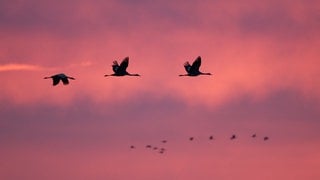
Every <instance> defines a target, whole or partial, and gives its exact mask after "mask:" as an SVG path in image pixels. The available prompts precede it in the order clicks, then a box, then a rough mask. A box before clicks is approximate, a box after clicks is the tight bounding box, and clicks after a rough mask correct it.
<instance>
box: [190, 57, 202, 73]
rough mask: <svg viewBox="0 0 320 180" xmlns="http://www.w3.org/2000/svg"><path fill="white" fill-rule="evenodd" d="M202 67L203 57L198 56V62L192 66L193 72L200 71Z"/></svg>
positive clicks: (195, 61)
mask: <svg viewBox="0 0 320 180" xmlns="http://www.w3.org/2000/svg"><path fill="white" fill-rule="evenodd" d="M200 66H201V57H200V56H198V57H197V59H196V60H194V62H193V63H192V66H191V69H190V70H191V71H193V72H194V71H199V68H200Z"/></svg>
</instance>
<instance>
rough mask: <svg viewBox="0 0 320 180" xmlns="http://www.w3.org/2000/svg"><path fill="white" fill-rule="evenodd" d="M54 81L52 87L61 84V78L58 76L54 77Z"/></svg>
mask: <svg viewBox="0 0 320 180" xmlns="http://www.w3.org/2000/svg"><path fill="white" fill-rule="evenodd" d="M52 81H53V84H52V85H54V86H55V85H57V84H59V82H60V78H59V77H58V76H52Z"/></svg>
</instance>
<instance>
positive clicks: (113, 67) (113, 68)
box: [112, 61, 119, 73]
mask: <svg viewBox="0 0 320 180" xmlns="http://www.w3.org/2000/svg"><path fill="white" fill-rule="evenodd" d="M118 69H119V64H118V62H117V61H113V64H112V70H113V72H115V73H117V71H118Z"/></svg>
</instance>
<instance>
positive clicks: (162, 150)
mask: <svg viewBox="0 0 320 180" xmlns="http://www.w3.org/2000/svg"><path fill="white" fill-rule="evenodd" d="M251 138H257V134H252V135H251ZM229 139H230V140H231V141H233V140H235V139H237V135H236V134H232V135H231V136H230V138H229ZM188 140H189V141H193V140H195V137H193V136H191V137H189V139H188ZM208 140H209V141H212V140H214V137H213V135H211V136H209V137H208ZM268 140H269V137H268V136H264V137H263V141H268ZM167 142H168V141H167V140H162V141H161V143H162V144H166V143H167ZM129 148H130V149H136V148H137V146H135V145H130V146H129ZM144 148H146V149H150V150H153V151H156V152H158V153H160V154H163V153H165V152H166V151H167V149H166V148H165V147H163V146H162V147H159V146H153V145H151V144H146V145H145V147H144Z"/></svg>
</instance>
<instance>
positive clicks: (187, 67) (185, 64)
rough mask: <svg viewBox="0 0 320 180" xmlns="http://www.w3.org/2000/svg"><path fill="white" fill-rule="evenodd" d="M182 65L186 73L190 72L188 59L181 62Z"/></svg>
mask: <svg viewBox="0 0 320 180" xmlns="http://www.w3.org/2000/svg"><path fill="white" fill-rule="evenodd" d="M183 66H184V68H185V69H186V71H187V73H189V72H190V68H191V65H190V64H189V62H188V61H187V62H185V63H184V64H183Z"/></svg>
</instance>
